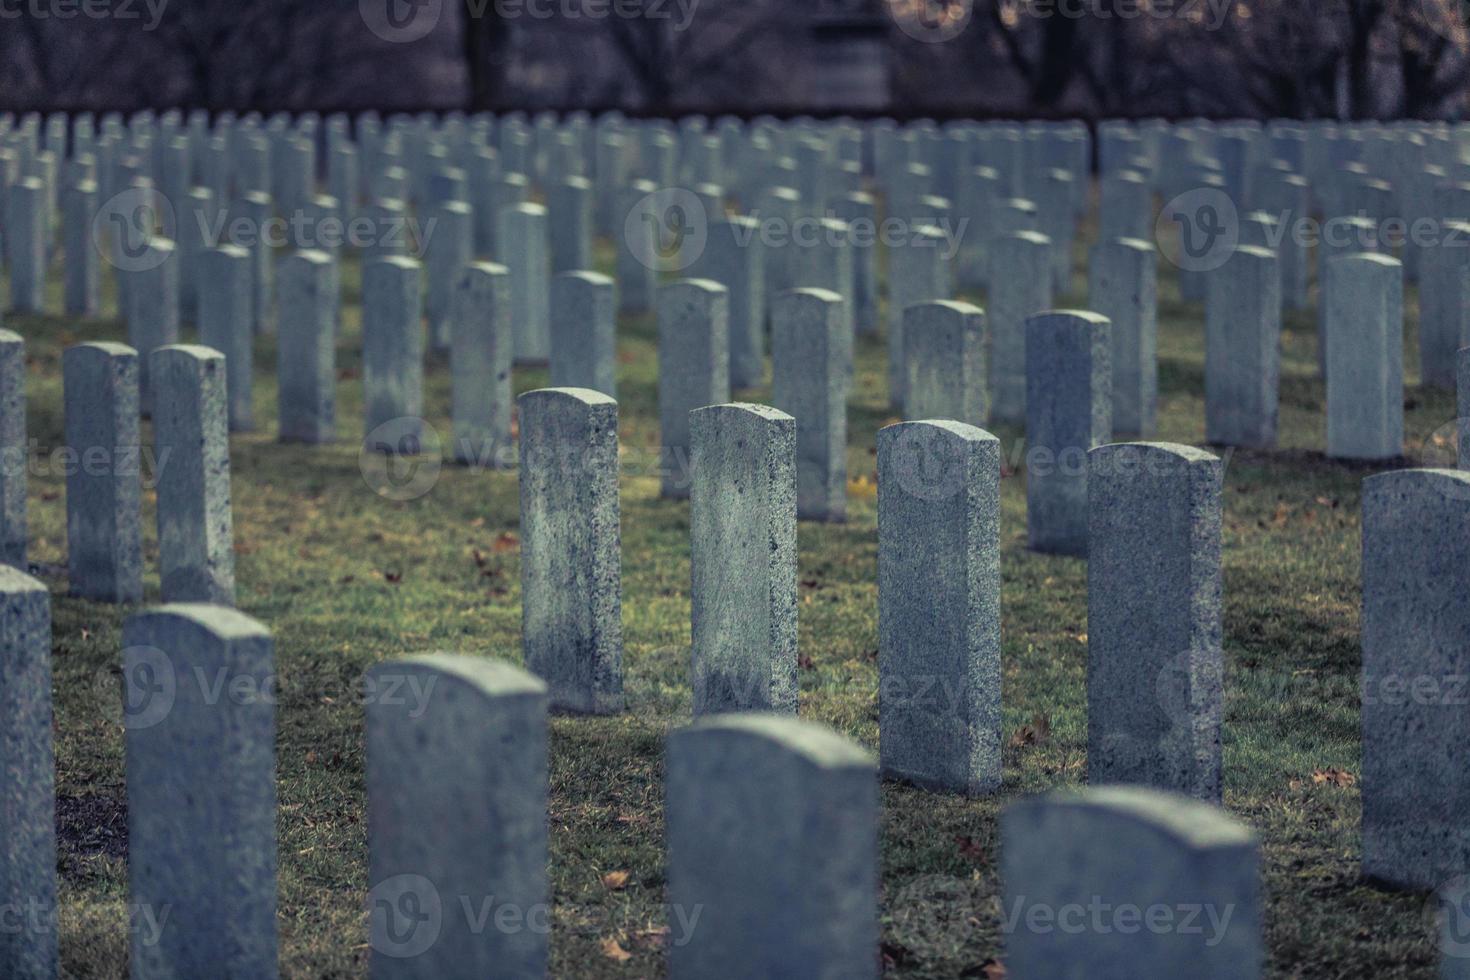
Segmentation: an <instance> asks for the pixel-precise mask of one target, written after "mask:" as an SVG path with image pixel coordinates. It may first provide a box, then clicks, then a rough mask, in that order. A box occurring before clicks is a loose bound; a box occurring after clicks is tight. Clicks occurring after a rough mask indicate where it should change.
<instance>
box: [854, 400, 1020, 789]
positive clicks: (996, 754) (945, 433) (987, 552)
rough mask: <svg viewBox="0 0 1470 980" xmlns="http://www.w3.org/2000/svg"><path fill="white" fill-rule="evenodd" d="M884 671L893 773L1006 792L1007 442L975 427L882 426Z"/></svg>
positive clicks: (886, 751) (881, 689) (886, 736)
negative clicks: (1003, 582) (1003, 536)
mask: <svg viewBox="0 0 1470 980" xmlns="http://www.w3.org/2000/svg"><path fill="white" fill-rule="evenodd" d="M878 675H879V676H878V720H879V731H880V733H881V739H880V742H879V755H880V757H881V761H882V766H883V771H884V773H885V774H887V775H889V776H892V777H895V778H898V779H904V780H908V781H910V782H914V783H917V784H919V785H922V786H927V787H930V788H933V789H940V790H951V791H955V792H960V793H966V794H969V795H980V794H983V793H990V792H993V791H995V790H996V789H998V788H999V786H1000V781H1001V744H1002V743H1001V736H1002V729H1001V721H1002V719H1001V666H1000V441H999V440H998V439H996V438H995V437H994V436H992V435H991V434H990V433H988V432H985V431H983V430H981V429H977V428H975V427H974V426H971V425H967V424H964V423H962V422H954V421H948V420H945V421H921V422H905V423H900V424H897V425H890V426H888V427H886V428H884V429H882V430H880V431H879V433H878Z"/></svg>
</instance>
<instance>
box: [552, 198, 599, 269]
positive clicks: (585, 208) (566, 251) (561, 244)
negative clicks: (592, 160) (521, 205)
mask: <svg viewBox="0 0 1470 980" xmlns="http://www.w3.org/2000/svg"><path fill="white" fill-rule="evenodd" d="M547 210H548V211H549V212H550V222H549V230H550V235H551V241H550V247H551V274H552V275H556V274H558V273H561V272H574V271H577V270H580V269H590V268H592V182H591V181H589V180H588V179H587V178H586V177H568V178H566V179H565V180H563V181H561V182H560V183H557V184H553V185H552V187H551V188H550V190H548V191H547Z"/></svg>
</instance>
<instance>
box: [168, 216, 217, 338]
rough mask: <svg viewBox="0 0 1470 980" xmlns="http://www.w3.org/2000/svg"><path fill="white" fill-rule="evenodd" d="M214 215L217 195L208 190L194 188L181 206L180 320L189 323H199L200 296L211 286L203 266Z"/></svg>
mask: <svg viewBox="0 0 1470 980" xmlns="http://www.w3.org/2000/svg"><path fill="white" fill-rule="evenodd" d="M213 213H214V194H213V193H212V192H211V191H210V190H209V188H207V187H192V188H190V189H189V192H188V193H187V194H185V195H184V197H183V199H182V200H181V201H180V202H179V215H178V219H177V220H178V226H179V242H178V244H179V316H180V318H181V319H183V320H185V321H186V322H188V323H197V322H198V318H199V294H200V292H201V291H205V290H208V289H209V288H210V285H211V284H210V283H209V280H207V279H205V278H204V275H203V272H202V270H201V268H200V266H201V263H202V261H203V260H202V256H203V255H204V252H205V250H206V249H208V248H209V244H210V243H209V236H210V227H211V226H210V219H211V217H212V215H213Z"/></svg>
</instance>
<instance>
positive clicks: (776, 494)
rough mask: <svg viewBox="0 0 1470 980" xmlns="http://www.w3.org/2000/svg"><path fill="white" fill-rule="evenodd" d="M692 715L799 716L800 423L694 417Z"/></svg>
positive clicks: (723, 414)
mask: <svg viewBox="0 0 1470 980" xmlns="http://www.w3.org/2000/svg"><path fill="white" fill-rule="evenodd" d="M689 436H690V462H691V466H692V472H693V476H694V484H693V490H692V493H691V494H690V503H689V536H690V572H691V579H692V581H693V585H692V587H691V590H690V605H691V612H692V620H693V639H694V645H693V650H692V654H691V667H690V678H691V687H692V688H693V693H694V716H695V717H696V718H697V717H699V716H701V715H706V714H719V713H722V712H727V711H773V712H778V713H782V714H795V713H796V698H797V681H796V604H797V600H796V420H795V419H793V418H792V417H791V416H789V415H787V414H786V413H785V412H781V411H778V410H776V409H774V408H767V407H766V406H764V405H712V406H709V407H706V408H700V409H698V410H696V411H692V412H690V413H689Z"/></svg>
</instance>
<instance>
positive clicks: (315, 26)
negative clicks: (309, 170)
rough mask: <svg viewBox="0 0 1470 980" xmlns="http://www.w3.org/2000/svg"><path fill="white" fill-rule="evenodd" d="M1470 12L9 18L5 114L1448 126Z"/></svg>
mask: <svg viewBox="0 0 1470 980" xmlns="http://www.w3.org/2000/svg"><path fill="white" fill-rule="evenodd" d="M1467 10H1470V0H1234V2H1232V0H1030V2H1026V0H0V111H4V110H33V109H35V110H53V109H61V110H82V109H86V110H103V109H118V110H129V109H137V108H144V107H155V108H158V107H171V106H179V107H185V108H196V107H197V108H206V109H211V110H222V109H235V110H246V109H260V110H264V111H271V110H280V109H284V110H291V109H306V108H313V109H328V110H332V109H341V110H355V109H369V108H376V109H390V110H414V109H437V110H448V109H464V110H472V111H473V110H485V109H492V110H496V109H498V110H504V109H511V108H520V109H528V110H539V109H573V108H581V109H590V110H599V109H613V108H617V109H622V110H625V111H627V112H630V113H634V114H640V115H643V114H646V115H667V114H674V113H688V112H705V113H721V112H731V113H738V114H745V115H751V114H756V113H762V112H772V113H778V114H798V113H807V112H810V113H833V112H847V113H853V114H855V115H872V114H882V115H893V116H898V117H912V116H918V115H932V116H935V117H940V118H943V117H949V116H961V115H963V116H976V117H987V116H995V117H1040V118H1062V117H1081V118H1101V117H1146V116H1166V117H1173V118H1182V117H1191V116H1207V117H1215V118H1228V117H1261V118H1269V117H1294V118H1322V117H1329V118H1351V119H1371V118H1397V117H1415V118H1448V119H1458V118H1460V117H1461V116H1462V115H1463V114H1464V113H1465V109H1466V85H1467V81H1470V45H1467V31H1466V19H1467Z"/></svg>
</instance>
